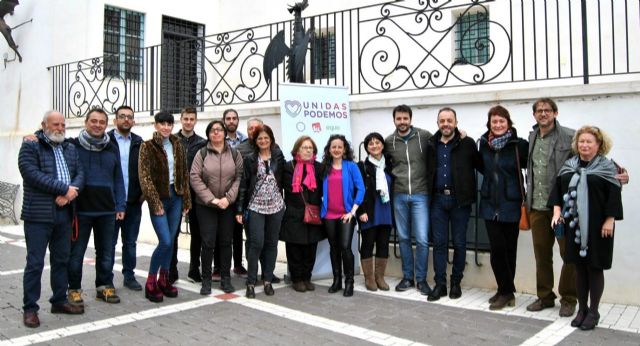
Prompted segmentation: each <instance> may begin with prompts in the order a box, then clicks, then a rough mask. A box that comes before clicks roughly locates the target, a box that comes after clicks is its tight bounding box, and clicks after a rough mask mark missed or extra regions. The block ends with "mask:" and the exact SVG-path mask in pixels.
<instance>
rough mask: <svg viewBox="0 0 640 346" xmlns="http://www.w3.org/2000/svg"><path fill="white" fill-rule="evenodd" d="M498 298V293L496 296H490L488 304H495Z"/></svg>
mask: <svg viewBox="0 0 640 346" xmlns="http://www.w3.org/2000/svg"><path fill="white" fill-rule="evenodd" d="M498 297H500V292H496V294H494V295H492V296H491V298H489V304H493V303H495V302H496V300H498Z"/></svg>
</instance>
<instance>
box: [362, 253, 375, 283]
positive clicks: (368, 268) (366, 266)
mask: <svg viewBox="0 0 640 346" xmlns="http://www.w3.org/2000/svg"><path fill="white" fill-rule="evenodd" d="M360 264H361V266H362V273H364V286H365V287H366V288H367V290H369V291H377V290H378V286H377V285H376V280H375V278H374V276H373V257H369V258H366V259H361V260H360Z"/></svg>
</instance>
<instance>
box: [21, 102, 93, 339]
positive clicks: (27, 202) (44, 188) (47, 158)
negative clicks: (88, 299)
mask: <svg viewBox="0 0 640 346" xmlns="http://www.w3.org/2000/svg"><path fill="white" fill-rule="evenodd" d="M64 136H65V120H64V115H62V114H61V113H60V112H57V111H49V112H47V113H46V114H45V115H44V118H43V120H42V130H39V131H37V132H36V137H37V138H38V141H35V142H34V141H25V142H24V143H22V147H21V148H20V154H19V156H18V168H19V169H20V174H21V175H22V179H23V183H24V197H23V203H22V215H21V219H22V220H24V234H25V241H26V243H27V264H26V266H25V269H24V278H23V294H24V296H23V304H24V305H23V310H24V314H23V323H24V325H25V326H27V327H29V328H36V327H38V326H40V319H39V318H38V310H39V309H40V307H39V306H38V299H40V289H41V287H40V285H41V278H42V270H43V269H44V256H45V254H46V251H47V247H49V250H50V253H51V254H50V260H49V261H50V263H51V289H52V291H53V296H52V297H51V298H50V299H49V302H51V312H52V313H65V314H81V313H84V309H83V308H82V307H79V306H74V305H71V304H69V303H68V301H67V294H66V290H67V284H68V281H67V264H68V261H69V251H70V247H71V246H70V245H71V243H70V241H69V239H70V238H71V221H72V214H73V212H72V206H73V205H74V204H75V201H74V200H75V198H76V197H77V196H78V191H79V190H80V189H82V188H83V186H84V173H83V170H82V167H81V165H80V163H79V161H78V153H77V151H76V148H75V146H74V145H73V144H71V143H66V142H64Z"/></svg>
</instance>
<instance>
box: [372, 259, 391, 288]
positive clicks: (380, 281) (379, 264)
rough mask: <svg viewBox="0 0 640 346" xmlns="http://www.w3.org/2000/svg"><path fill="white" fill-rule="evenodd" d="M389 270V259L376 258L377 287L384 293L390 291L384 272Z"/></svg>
mask: <svg viewBox="0 0 640 346" xmlns="http://www.w3.org/2000/svg"><path fill="white" fill-rule="evenodd" d="M385 270H387V259H386V258H379V257H376V269H375V277H376V285H378V288H379V289H381V290H383V291H388V290H389V285H388V284H387V283H386V282H385V281H384V271H385Z"/></svg>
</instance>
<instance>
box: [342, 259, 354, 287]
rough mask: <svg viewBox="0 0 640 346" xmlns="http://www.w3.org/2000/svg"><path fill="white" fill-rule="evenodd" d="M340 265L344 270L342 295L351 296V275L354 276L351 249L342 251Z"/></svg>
mask: <svg viewBox="0 0 640 346" xmlns="http://www.w3.org/2000/svg"><path fill="white" fill-rule="evenodd" d="M342 265H343V267H344V268H343V269H344V278H345V279H344V292H342V295H343V296H345V297H351V296H353V274H354V271H355V269H354V266H355V264H354V258H353V253H352V252H351V249H349V250H346V251H343V253H342Z"/></svg>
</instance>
